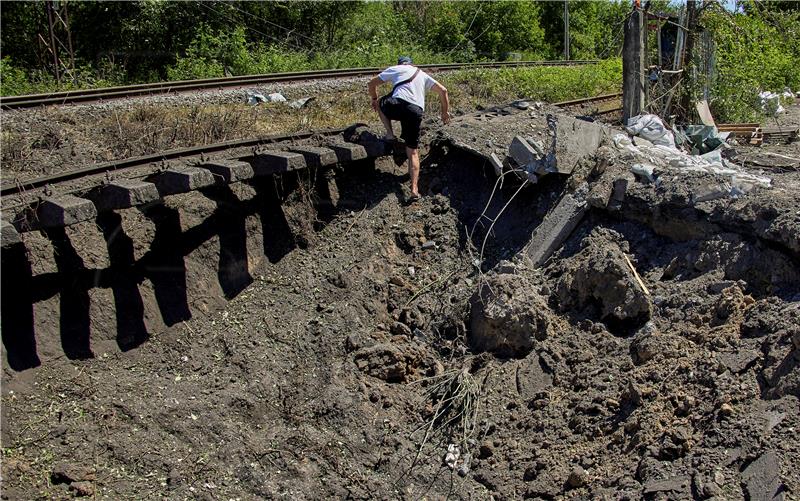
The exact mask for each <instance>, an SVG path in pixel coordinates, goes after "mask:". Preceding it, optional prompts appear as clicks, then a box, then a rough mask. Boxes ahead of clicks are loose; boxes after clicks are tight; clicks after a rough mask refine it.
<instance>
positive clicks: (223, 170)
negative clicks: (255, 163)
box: [198, 160, 255, 184]
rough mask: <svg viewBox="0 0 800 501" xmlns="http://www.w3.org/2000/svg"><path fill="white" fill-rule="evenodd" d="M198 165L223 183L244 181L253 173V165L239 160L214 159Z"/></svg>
mask: <svg viewBox="0 0 800 501" xmlns="http://www.w3.org/2000/svg"><path fill="white" fill-rule="evenodd" d="M198 167H200V168H203V169H206V170H208V171H209V172H211V174H213V175H214V176H215V177H216V178H217V179H218V180H219V181H221V182H222V183H224V184H230V183H236V182H239V181H244V180H246V179H250V178H252V177H253V176H254V175H255V172H254V171H253V167H252V166H251V165H250V164H249V163H247V162H242V161H241V160H215V161H213V162H205V163H202V164H200V165H198Z"/></svg>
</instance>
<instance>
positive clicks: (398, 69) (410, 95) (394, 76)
mask: <svg viewBox="0 0 800 501" xmlns="http://www.w3.org/2000/svg"><path fill="white" fill-rule="evenodd" d="M415 71H417V68H416V67H415V66H411V65H410V64H399V65H397V66H390V67H389V68H386V69H385V70H384V71H383V72H382V73H381V74H379V75H378V78H380V79H381V80H383V81H384V82H389V83H391V84H392V85H397V84H398V83H400V82H402V81H403V80H408V79H409V78H411V76H412V75H414V72H415ZM436 83H438V82H437V81H436V80H434V79H433V78H431V76H430V75H428V74H427V73H425V72H424V71H422V70H419V75H417V77H416V78H415V79H414V80H412V81H411V82H409V83H407V84H405V85H401V86H400V87H398V88H397V90H395V91H394V94H393V96H394V97H396V98H399V99H402V100H403V101H408V102H409V103H411V104H416V105H417V106H419V107H420V108H422V109H423V110H424V109H425V92H426V91H427V90H429V89H430V88H431V87H433V85H434V84H436Z"/></svg>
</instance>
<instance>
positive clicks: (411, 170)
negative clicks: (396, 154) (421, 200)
mask: <svg viewBox="0 0 800 501" xmlns="http://www.w3.org/2000/svg"><path fill="white" fill-rule="evenodd" d="M406 156H407V157H408V177H410V178H411V196H413V197H418V196H419V187H418V186H417V182H418V181H419V149H418V148H408V147H406Z"/></svg>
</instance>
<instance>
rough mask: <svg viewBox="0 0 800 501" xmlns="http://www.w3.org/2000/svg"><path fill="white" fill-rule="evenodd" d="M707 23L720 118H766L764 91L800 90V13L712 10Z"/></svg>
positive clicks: (715, 103) (715, 105)
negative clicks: (761, 102) (761, 98)
mask: <svg viewBox="0 0 800 501" xmlns="http://www.w3.org/2000/svg"><path fill="white" fill-rule="evenodd" d="M703 22H704V24H705V26H706V27H707V28H708V29H709V30H711V32H712V34H713V37H714V43H715V47H716V49H715V51H716V58H715V60H716V61H715V62H716V71H717V75H716V78H715V79H714V82H713V84H712V90H711V95H712V99H711V103H710V104H711V108H712V111H713V112H714V116H715V118H716V119H717V120H718V121H722V122H747V121H751V120H758V119H761V118H763V117H762V116H761V111H760V109H759V107H758V93H759V91H762V90H768V91H773V92H780V91H783V90H784V88H786V87H789V88H790V89H792V90H793V91H795V92H797V91H800V71H798V70H797V61H798V60H800V42H798V41H799V40H800V13H798V12H794V13H792V12H783V13H780V14H778V13H768V12H767V13H762V14H760V15H744V14H736V15H731V14H730V13H726V12H710V13H708V14H707V15H706V16H704V18H703Z"/></svg>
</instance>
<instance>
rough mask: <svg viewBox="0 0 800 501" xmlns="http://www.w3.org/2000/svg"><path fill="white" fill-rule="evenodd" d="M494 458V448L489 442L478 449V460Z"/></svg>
mask: <svg viewBox="0 0 800 501" xmlns="http://www.w3.org/2000/svg"><path fill="white" fill-rule="evenodd" d="M492 456H494V447H493V446H492V444H491V443H489V442H484V443H482V444H481V446H480V448H479V449H478V459H487V458H490V457H492Z"/></svg>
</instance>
